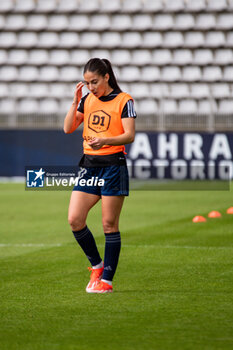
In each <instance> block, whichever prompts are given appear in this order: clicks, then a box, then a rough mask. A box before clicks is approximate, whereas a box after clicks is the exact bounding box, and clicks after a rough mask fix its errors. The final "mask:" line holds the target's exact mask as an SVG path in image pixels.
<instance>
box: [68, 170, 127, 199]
mask: <svg viewBox="0 0 233 350" xmlns="http://www.w3.org/2000/svg"><path fill="white" fill-rule="evenodd" d="M78 177H79V181H78V184H77V186H74V188H73V191H81V192H86V193H91V194H96V195H97V196H128V195H129V175H128V169H127V166H126V165H110V166H106V167H102V168H100V167H90V168H80V171H79V173H78Z"/></svg>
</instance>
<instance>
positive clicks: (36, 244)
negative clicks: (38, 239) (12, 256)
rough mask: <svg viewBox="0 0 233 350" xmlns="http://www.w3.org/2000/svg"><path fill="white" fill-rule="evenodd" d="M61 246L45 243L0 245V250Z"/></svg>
mask: <svg viewBox="0 0 233 350" xmlns="http://www.w3.org/2000/svg"><path fill="white" fill-rule="evenodd" d="M62 245H63V244H61V243H57V244H45V243H15V244H11V243H0V248H1V247H2V248H4V247H61V246H62Z"/></svg>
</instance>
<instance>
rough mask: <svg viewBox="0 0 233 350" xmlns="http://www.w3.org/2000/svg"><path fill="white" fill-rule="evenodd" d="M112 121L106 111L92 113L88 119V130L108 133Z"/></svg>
mask: <svg viewBox="0 0 233 350" xmlns="http://www.w3.org/2000/svg"><path fill="white" fill-rule="evenodd" d="M110 120H111V116H110V115H109V114H107V113H106V112H104V111H95V112H92V113H90V115H89V118H88V128H89V129H91V130H93V131H95V132H96V133H99V132H104V131H107V130H108V128H109V124H110Z"/></svg>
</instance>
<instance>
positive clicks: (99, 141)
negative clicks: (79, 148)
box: [88, 137, 105, 150]
mask: <svg viewBox="0 0 233 350" xmlns="http://www.w3.org/2000/svg"><path fill="white" fill-rule="evenodd" d="M104 144H105V143H104V138H97V137H93V139H92V140H91V141H89V142H88V145H89V146H91V148H92V149H94V150H97V149H100V148H101V147H103V145H104Z"/></svg>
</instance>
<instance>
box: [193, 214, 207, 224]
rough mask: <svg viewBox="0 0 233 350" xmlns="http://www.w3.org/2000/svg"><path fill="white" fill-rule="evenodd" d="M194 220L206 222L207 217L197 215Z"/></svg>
mask: <svg viewBox="0 0 233 350" xmlns="http://www.w3.org/2000/svg"><path fill="white" fill-rule="evenodd" d="M193 222H195V223H196V222H206V218H204V216H201V215H197V216H195V217H194V218H193Z"/></svg>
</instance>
